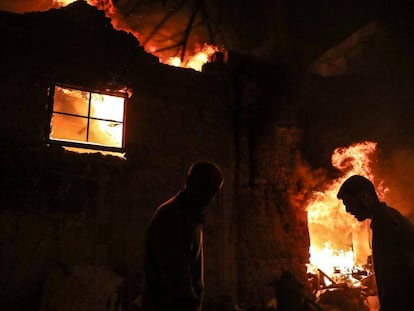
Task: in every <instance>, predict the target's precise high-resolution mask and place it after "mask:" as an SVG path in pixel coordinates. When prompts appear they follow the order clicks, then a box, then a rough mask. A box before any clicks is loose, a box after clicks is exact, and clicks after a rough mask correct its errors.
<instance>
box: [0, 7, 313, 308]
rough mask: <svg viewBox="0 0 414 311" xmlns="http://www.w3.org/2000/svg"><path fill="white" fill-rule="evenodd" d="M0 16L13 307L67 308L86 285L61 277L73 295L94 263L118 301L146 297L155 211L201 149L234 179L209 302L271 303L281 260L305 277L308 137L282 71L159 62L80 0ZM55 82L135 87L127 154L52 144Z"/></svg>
mask: <svg viewBox="0 0 414 311" xmlns="http://www.w3.org/2000/svg"><path fill="white" fill-rule="evenodd" d="M0 22H1V25H2V29H3V30H2V31H3V34H4V42H5V43H6V44H4V45H3V47H6V48H4V49H2V55H3V57H2V59H1V66H2V68H3V70H2V74H1V84H0V104H1V110H2V117H1V121H0V126H1V129H2V130H1V134H0V135H1V140H0V143H1V150H2V156H1V170H2V177H3V178H2V184H1V189H0V193H1V196H0V202H1V212H0V222H1V233H0V241H1V252H2V254H1V260H2V268H1V273H2V275H3V281H4V282H6V283H7V289H6V287H4V286H2V287H3V289H2V291H1V295H0V297H1V299H2V303H3V305H5V306H8V307H9V309H10V310H23V309H27V308H33V307H35V306H39V305H41V304H42V303H43V306H42V307H43V309H44V310H46V309H47V308H53V304H54V303H57V302H56V301H59V303H60V304H62V306H63V305H65V304H66V303H67V301H65V299H71V301H73V297H74V295H76V292H75V293H73V292H71V294H68V295H67V296H64V297H61V296H60V295H61V292H59V291H58V289H56V291H55V292H53V289H54V288H56V286H55V285H53V284H56V283H55V282H56V277H59V276H62V279H63V280H62V282H68V283H67V284H69V285H68V288H70V291H72V290H73V291H76V286H75V287H74V286H70V284H73V283H72V282H73V281H74V280H75V281H76V280H78V281H79V282H81V284H84V283H85V282H86V283H87V282H89V280H91V278H93V275H94V273H95V272H96V271H97V270H96V269H98V270H99V271H98V272H96V273H97V275H99V279H100V280H102V281H103V280H104V279H105V278H107V281H108V284H111V286H112V287H111V288H112V290H114V289H115V288H117V289H119V288H118V287H119V286H121V285H119V284H120V283H119V282H120V280H119V277H121V278H122V284H123V285H122V286H123V287H122V286H121V287H120V288H121V289H122V288H124V289H125V290H126V291H127V293H125V292H124V293H121V294H119V295H116V297H117V298H116V299H117V300H116V301H114V298H113V297H114V296H113V295H112V294H113V293H112V294H111V295H112V296H111V295H109V296H108V297H109V298H111V299H109V298H108V299H109V300H108V301H110V302H108V303H109V305H110V306H111V307H115V305H116V303H118V304H119V303H121V302H120V301H119V299H121V298H122V299H124V301H122V303H128V299H133V298H135V296H134V295H135V294H136V293H139V286H140V281H142V280H141V266H142V255H143V253H142V252H143V237H144V232H145V229H146V226H147V225H148V222H149V220H150V217H151V215H152V213H153V212H154V210H155V208H156V207H157V206H158V205H159V204H161V203H162V202H163V201H165V200H166V199H168V198H169V197H170V196H171V195H173V194H175V193H176V192H177V191H178V190H179V189H180V187H181V186H182V184H183V182H184V174H185V172H186V170H187V168H188V166H189V164H190V163H191V162H193V161H195V160H198V159H209V160H212V161H215V162H216V163H218V164H219V165H220V166H221V167H222V169H223V173H224V179H225V185H224V188H223V191H222V193H221V194H220V195H219V197H218V199H217V200H216V201H215V202H214V203H213V204H212V206H211V208H210V210H209V213H208V215H207V220H206V226H205V244H206V252H205V255H206V290H207V292H206V301H207V302H208V303H212V304H213V305H214V303H217V301H220V299H223V297H229V299H231V300H232V301H233V303H236V302H237V301H238V299H239V298H238V297H243V303H246V304H265V303H266V302H267V300H268V299H270V298H271V297H272V296H273V294H274V293H273V288H272V286H271V285H269V283H268V282H272V281H273V280H274V278H276V277H278V275H279V274H280V272H281V271H282V270H283V269H293V270H295V272H297V274H298V275H299V276H301V277H303V276H304V271H303V269H304V263H305V262H306V261H307V248H308V237H307V232H306V225H305V221H306V219H305V218H306V217H305V213H304V211H302V210H300V209H299V210H294V209H293V207H291V206H290V205H289V202H288V198H287V197H286V194H285V193H286V191H287V189H288V188H290V186H291V185H290V184H291V182H292V181H291V180H289V174H290V170H291V165H292V161H294V159H295V156H294V155H295V154H296V153H297V152H298V149H299V147H298V146H299V145H300V140H301V135H302V134H301V131H300V130H299V129H297V127H295V125H294V124H292V123H290V122H287V123H282V122H280V120H279V119H277V118H276V117H275V116H280V115H282V114H281V111H280V109H279V108H278V109H276V110H275V107H279V106H280V103H281V100H280V98H279V96H277V95H275V94H278V93H279V91H281V90H280V89H279V87H280V86H279V84H280V83H281V81H282V80H283V79H284V78H280V77H279V78H278V79H276V80H272V81H270V82H269V80H267V79H264V77H266V74H268V73H269V72H268V71H267V72H265V71H263V70H262V69H259V70H256V71H255V72H256V74H255V75H251V72H252V68H253V67H255V66H256V63H255V62H254V60H253V61H252V60H249V62H250V65H249V66H250V67H243V66H242V65H241V64H243V63H244V62H245V60H244V59H243V58H241V59H238V60H237V57H234V58H233V59H236V61H235V62H233V63H229V71H228V72H224V73H217V72H206V73H199V72H195V71H193V70H187V69H180V68H172V67H168V66H164V65H161V64H159V63H158V61H157V59H156V58H154V57H153V56H151V55H149V54H146V53H145V52H144V51H143V49H142V47H140V46H139V43H138V42H137V41H136V40H135V38H133V37H132V35H130V34H127V33H124V32H121V31H115V30H113V29H112V27H111V26H110V23H109V21H108V19H106V18H105V16H104V14H103V13H102V12H101V11H98V10H97V9H96V8H93V7H90V6H88V5H87V4H86V3H84V2H83V1H79V2H75V3H74V4H73V5H70V6H67V7H65V8H62V9H60V10H50V11H47V12H43V13H27V14H23V15H18V14H9V13H5V12H0ZM50 25H54V27H50ZM268 70H271V71H272V70H277V69H275V68H272V69H268ZM54 82H60V83H67V84H72V85H78V86H82V87H86V88H91V89H96V90H99V89H102V90H105V89H108V88H110V89H113V90H118V89H120V88H123V87H125V86H126V87H127V88H128V89H129V90H130V91H132V96H131V97H130V98H129V100H128V104H127V120H126V124H127V125H126V160H124V159H120V158H118V157H114V156H104V155H101V154H99V153H95V154H77V153H74V152H69V151H65V150H63V149H62V148H61V147H59V146H55V145H53V144H51V145H49V144H48V143H47V140H46V139H45V138H46V137H47V135H48V126H49V116H48V113H47V103H48V101H49V97H48V89H49V87H50V86H51V84H52V83H54ZM275 86H277V88H276V89H275ZM260 94H261V95H260ZM282 97H283V96H282ZM282 106H283V105H282ZM269 107H270V110H268V109H269ZM282 110H283V109H282ZM267 115H271V117H270V118H269V119H266V120H265V122H262V121H263V120H264V117H265V116H267ZM246 118H248V119H249V120H247V119H246ZM251 118H253V119H251ZM298 238H299V239H300V244H301V246H300V247H298V245H297V243H296V244H294V242H297V239H298ZM101 268H102V269H103V270H100V269H101ZM258 270H259V273H258ZM82 271H83V272H82ZM94 271H95V272H94ZM82 275H83V276H82ZM63 276H66V277H63ZM46 280H48V282H46ZM95 281H96V280H95ZM125 284H127V285H125ZM108 286H109V285H108ZM109 287H110V286H109ZM57 288H61V287H57ZM258 288H260V289H263V290H264V292H261V291H260V290H258ZM102 290H108V289H107V288H106V289H102ZM42 292H43V294H44V293H48V295H47V296H46V297H43V298H42ZM79 295H81V293H79ZM92 295H93V294H92ZM56 297H60V298H59V299H57V298H56ZM81 297H83V296H81ZM214 297H222V298H217V300H214V299H215V298H214ZM85 299H86V298H85ZM224 299H228V298H224ZM91 301H94V300H93V299H92V300H91ZM215 301H216V302H215ZM221 301H222V300H221ZM91 303H93V302H91ZM95 307H96V306H95Z"/></svg>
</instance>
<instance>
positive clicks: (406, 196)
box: [376, 149, 414, 223]
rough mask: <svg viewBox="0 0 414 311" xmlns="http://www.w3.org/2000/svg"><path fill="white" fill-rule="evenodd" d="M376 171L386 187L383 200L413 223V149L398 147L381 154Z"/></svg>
mask: <svg viewBox="0 0 414 311" xmlns="http://www.w3.org/2000/svg"><path fill="white" fill-rule="evenodd" d="M376 171H377V172H378V175H379V176H380V178H381V179H382V180H383V181H384V186H386V187H387V188H388V192H387V194H386V197H385V199H384V201H386V203H387V204H388V205H389V206H391V207H393V208H395V209H397V210H399V211H400V212H401V214H403V215H404V216H406V217H407V218H408V219H410V221H411V222H413V223H414V150H411V149H399V150H394V151H393V152H392V153H390V154H387V155H385V156H383V157H382V158H381V159H380V161H379V162H378V163H377V168H376Z"/></svg>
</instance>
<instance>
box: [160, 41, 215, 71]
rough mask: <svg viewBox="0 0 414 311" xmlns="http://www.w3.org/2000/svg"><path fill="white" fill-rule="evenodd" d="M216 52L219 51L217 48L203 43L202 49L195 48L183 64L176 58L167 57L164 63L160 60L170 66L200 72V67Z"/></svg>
mask: <svg viewBox="0 0 414 311" xmlns="http://www.w3.org/2000/svg"><path fill="white" fill-rule="evenodd" d="M217 51H219V48H218V47H216V46H214V45H210V44H207V43H205V44H204V46H203V47H202V48H197V49H196V50H195V51H194V52H193V53H192V55H191V56H189V57H188V58H187V59H186V60H185V61H183V62H182V61H181V59H180V58H179V57H177V56H175V57H169V58H168V59H167V60H166V61H165V60H164V61H163V59H161V58H160V60H161V62H163V63H166V64H168V65H171V66H175V67H185V68H193V69H194V70H197V71H201V69H202V66H203V65H204V64H205V63H207V62H208V60H209V58H210V56H211V55H213V54H214V52H217Z"/></svg>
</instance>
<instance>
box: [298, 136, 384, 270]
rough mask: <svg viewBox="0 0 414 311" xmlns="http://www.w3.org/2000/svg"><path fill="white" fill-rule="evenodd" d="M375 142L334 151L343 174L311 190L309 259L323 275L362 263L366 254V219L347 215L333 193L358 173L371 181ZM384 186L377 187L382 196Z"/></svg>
mask: <svg viewBox="0 0 414 311" xmlns="http://www.w3.org/2000/svg"><path fill="white" fill-rule="evenodd" d="M376 147H377V143H375V142H370V141H365V142H361V143H355V144H353V145H351V146H349V147H340V148H337V149H335V150H334V152H333V154H332V157H331V161H332V165H333V166H334V167H336V168H338V169H339V170H340V171H341V172H343V175H342V176H341V177H340V178H337V179H336V180H334V181H332V182H331V183H330V184H328V185H327V186H326V189H325V190H324V191H322V192H314V194H313V196H312V198H311V199H310V200H309V203H308V205H307V207H306V210H307V212H308V224H309V234H310V243H311V246H310V262H311V265H313V266H314V267H318V268H319V269H322V270H323V271H324V272H325V273H326V274H327V275H332V274H333V273H334V271H335V270H338V269H341V270H342V271H349V270H351V269H352V268H353V267H354V266H355V265H356V264H363V263H366V259H367V257H368V256H369V255H370V252H371V250H370V245H369V230H368V226H367V225H368V223H367V221H365V222H363V223H359V222H358V221H357V220H356V219H355V218H353V217H352V216H351V215H349V214H347V213H346V211H345V209H344V207H343V206H342V203H341V202H340V201H339V200H338V199H337V197H336V195H337V192H338V190H339V187H340V186H341V184H342V183H343V182H344V181H345V180H346V179H347V178H348V177H350V176H352V175H355V174H358V175H362V176H365V177H367V178H368V179H370V180H371V181H373V180H374V175H373V173H372V170H371V164H372V156H373V154H374V153H375V151H376ZM384 194H385V189H382V188H381V187H380V189H379V193H378V195H379V196H380V198H382V197H383V196H384Z"/></svg>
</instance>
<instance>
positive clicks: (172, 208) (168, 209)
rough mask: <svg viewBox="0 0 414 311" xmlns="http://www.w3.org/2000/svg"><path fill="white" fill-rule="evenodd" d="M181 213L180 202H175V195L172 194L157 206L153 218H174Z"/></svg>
mask: <svg viewBox="0 0 414 311" xmlns="http://www.w3.org/2000/svg"><path fill="white" fill-rule="evenodd" d="M181 214H182V211H181V208H180V204H179V203H178V202H177V197H176V196H174V197H172V198H171V199H169V200H168V201H166V202H164V203H163V204H161V205H160V206H159V207H158V208H157V211H156V212H155V217H154V219H159V220H162V219H165V218H167V219H169V218H176V217H179V215H181Z"/></svg>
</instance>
